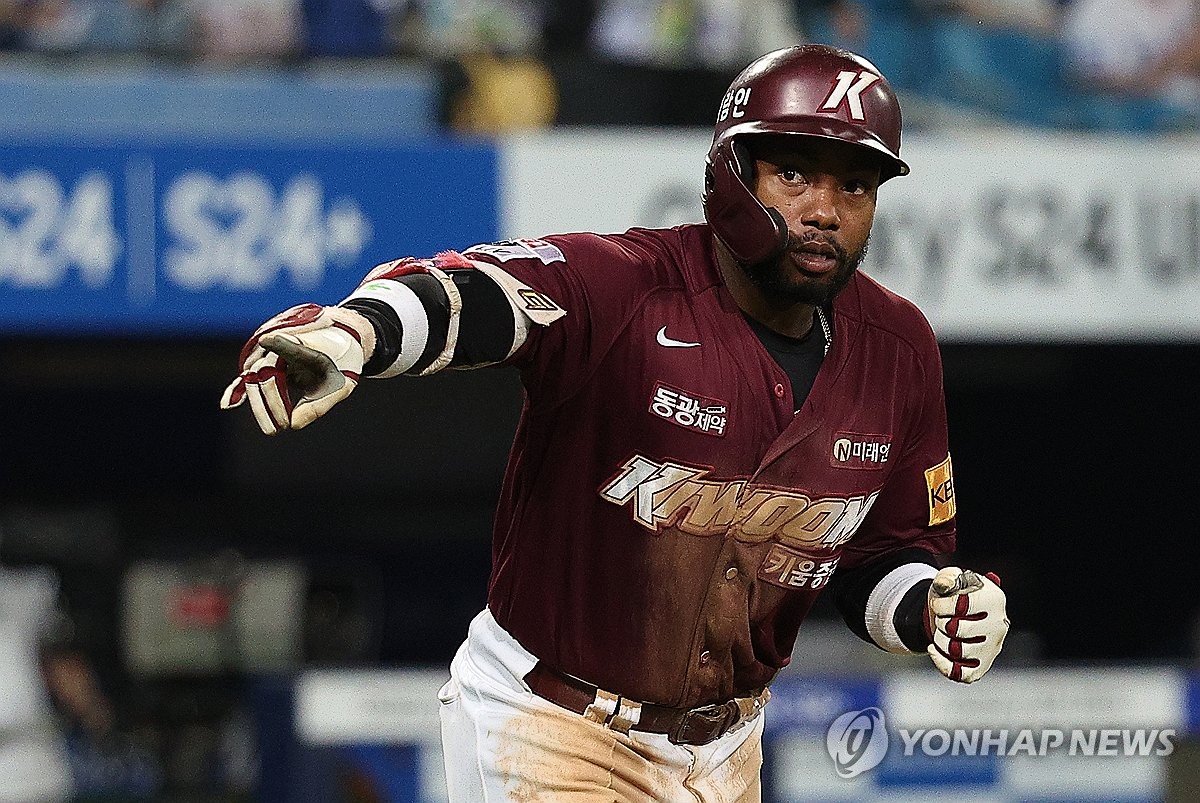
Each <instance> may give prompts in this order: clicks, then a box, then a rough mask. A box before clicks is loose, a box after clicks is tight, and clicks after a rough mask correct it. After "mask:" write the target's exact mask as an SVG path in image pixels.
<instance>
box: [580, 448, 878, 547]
mask: <svg viewBox="0 0 1200 803" xmlns="http://www.w3.org/2000/svg"><path fill="white" fill-rule="evenodd" d="M706 474H708V469H703V468H694V467H692V466H682V465H677V464H675V463H669V462H664V463H656V462H655V461H653V460H650V459H648V458H645V457H642V456H641V455H636V456H634V457H633V458H632V459H630V460H629V461H627V462H626V463H625V465H624V466H622V467H621V471H619V472H618V473H617V474H616V476H614V477H613V478H612V479H610V480H609V481H608V483H607V484H606V485H605V486H604V487H603V488H601V489H600V497H601V498H602V499H604V500H605V501H607V502H612V503H613V504H615V505H621V506H625V505H629V506H630V508H631V513H632V515H633V520H634V521H636V522H637V523H638V524H640V525H642V526H643V527H645V528H646V529H648V530H652V531H653V532H655V533H658V532H659V531H660V530H661V529H662V528H664V527H669V526H673V527H677V528H678V529H679V530H680V531H682V532H685V533H687V534H688V535H695V536H702V537H704V536H712V535H722V534H726V533H728V534H730V535H732V536H733V537H734V538H736V539H737V540H738V541H741V542H742V543H747V544H757V543H762V542H765V541H771V540H774V541H777V542H779V543H781V544H783V545H784V546H788V547H791V548H794V549H835V548H837V547H838V546H840V545H841V544H844V543H845V542H846V541H849V540H850V538H851V536H853V535H854V533H855V532H856V531H857V530H858V528H859V526H861V525H862V523H863V520H864V519H865V518H866V517H867V512H868V511H870V509H871V505H873V504H874V503H875V498H876V497H877V496H878V495H879V492H878V491H875V492H874V493H872V494H870V495H867V496H852V497H846V498H838V497H828V498H825V499H810V498H809V497H807V496H805V495H804V494H801V493H797V492H795V491H785V490H781V489H778V488H764V487H753V486H750V485H748V484H747V482H746V481H745V480H728V481H722V480H709V479H703V477H704V476H705V475H706Z"/></svg>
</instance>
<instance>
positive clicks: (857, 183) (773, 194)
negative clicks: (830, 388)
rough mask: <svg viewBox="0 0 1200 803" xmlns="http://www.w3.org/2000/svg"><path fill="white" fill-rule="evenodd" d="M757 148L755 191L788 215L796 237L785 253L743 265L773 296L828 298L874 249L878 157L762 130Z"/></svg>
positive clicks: (809, 300) (858, 149)
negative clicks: (869, 248) (869, 249)
mask: <svg viewBox="0 0 1200 803" xmlns="http://www.w3.org/2000/svg"><path fill="white" fill-rule="evenodd" d="M752 148H753V155H754V167H755V172H754V194H755V195H756V196H757V197H758V199H759V200H760V201H762V202H763V204H764V205H765V206H767V207H774V208H775V209H777V210H778V211H779V213H780V214H781V215H783V218H784V220H786V221H787V226H788V233H789V237H788V246H787V250H786V251H784V253H783V254H782V255H781V256H779V257H777V258H776V259H773V260H768V261H766V262H762V263H759V264H757V265H749V266H745V267H744V268H743V269H744V270H745V271H746V274H747V276H749V277H750V279H751V281H753V282H754V284H755V285H756V286H757V287H758V288H759V290H761V291H762V292H763V293H764V294H766V295H767V296H769V297H773V298H776V299H778V300H781V301H785V302H804V303H807V304H824V303H826V302H828V301H829V300H830V299H831V298H833V296H834V295H836V294H837V292H838V290H841V289H842V288H843V287H844V286H845V285H846V282H848V281H850V277H851V276H852V275H853V274H854V271H855V270H857V269H858V266H859V263H861V262H862V259H863V256H864V255H865V254H866V250H867V240H868V238H869V237H870V234H871V224H872V223H873V222H874V220H875V196H876V191H877V190H878V188H879V165H878V162H876V161H875V160H874V159H872V158H871V157H870V155H869V154H866V155H864V151H863V149H862V148H861V147H858V146H855V145H850V144H848V143H845V142H838V141H836V140H824V139H817V138H811V137H789V136H780V137H761V138H758V139H756V140H754V142H753V143H752Z"/></svg>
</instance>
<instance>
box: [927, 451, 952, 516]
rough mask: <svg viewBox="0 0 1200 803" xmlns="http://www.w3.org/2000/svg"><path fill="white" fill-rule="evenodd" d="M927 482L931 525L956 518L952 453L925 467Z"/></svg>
mask: <svg viewBox="0 0 1200 803" xmlns="http://www.w3.org/2000/svg"><path fill="white" fill-rule="evenodd" d="M925 484H926V485H927V486H928V489H929V526H931V527H932V526H933V525H935V524H943V523H945V522H947V521H950V519H952V518H954V514H955V513H956V512H957V507H956V505H955V502H954V472H953V471H952V470H951V468H950V455H946V459H945V460H943V461H942V462H940V463H938V464H937V465H936V466H934V467H933V468H927V469H925Z"/></svg>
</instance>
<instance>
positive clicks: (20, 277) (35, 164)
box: [0, 142, 497, 336]
mask: <svg viewBox="0 0 1200 803" xmlns="http://www.w3.org/2000/svg"><path fill="white" fill-rule="evenodd" d="M495 163H496V157H495V149H494V147H493V146H490V145H486V144H477V145H465V144H454V143H442V142H429V143H424V144H421V143H415V144H411V145H404V146H399V145H398V146H396V147H373V148H363V149H349V148H333V147H327V148H305V147H300V146H281V147H269V146H255V147H250V146H246V147H236V146H228V147H219V148H218V147H197V146H192V145H188V144H175V145H154V146H144V147H138V146H129V147H102V146H94V147H93V146H68V145H44V146H11V147H6V148H5V149H3V151H0V333H4V332H8V333H34V332H53V333H67V334H73V333H106V332H107V333H112V334H131V333H139V332H142V333H146V332H151V333H152V332H162V333H171V334H198V335H204V336H210V335H213V334H221V333H229V334H244V333H245V332H246V331H247V330H248V329H252V328H253V327H254V326H255V325H257V323H258V322H260V321H261V320H262V319H263V318H264V316H270V315H271V314H274V313H275V312H277V311H279V310H280V309H283V308H284V307H287V306H291V305H292V304H295V303H298V302H300V301H315V302H319V303H333V302H336V301H338V300H340V299H341V298H343V297H344V296H345V295H346V294H347V293H348V292H349V291H350V289H352V288H353V287H354V286H355V285H356V284H357V282H358V280H359V279H360V278H361V277H362V276H363V275H364V274H365V273H366V272H367V270H369V269H370V267H371V266H373V265H375V264H378V263H380V262H384V261H387V260H390V259H395V258H397V257H401V256H409V255H414V256H425V255H430V254H433V253H435V252H436V251H440V250H445V249H447V248H465V247H466V246H469V245H471V244H473V243H478V242H488V241H490V240H494V239H497V224H496V220H497V200H496V198H497V188H496V170H495Z"/></svg>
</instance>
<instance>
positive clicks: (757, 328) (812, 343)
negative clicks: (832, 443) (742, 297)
mask: <svg viewBox="0 0 1200 803" xmlns="http://www.w3.org/2000/svg"><path fill="white" fill-rule="evenodd" d="M742 317H744V318H745V319H746V322H747V323H748V324H750V329H751V330H752V331H753V332H754V334H755V335H757V336H758V339H759V341H760V342H761V343H762V344H763V348H765V349H766V350H767V352H768V353H769V354H770V355H771V356H772V357H774V358H775V362H777V363H779V367H780V368H782V369H783V371H784V373H786V374H787V375H788V381H790V382H791V384H792V399H793V400H794V407H795V410H794V412H800V408H801V407H803V406H804V400H805V399H807V398H808V394H809V392H810V391H811V390H812V386H813V382H815V381H816V379H817V371H819V370H821V363H822V361H824V359H825V333H824V332H823V331H822V330H821V322H820V320H819V319H818V318H817V313H816V311H815V310H814V311H813V319H812V328H810V329H809V330H808V333H807V334H805V335H804V336H803V337H788V336H787V335H781V334H779V333H778V332H776V331H774V330H772V329H768V328H767V326H766V325H765V324H762V323H760V322H759V321H756V320H754V319H753V318H751V317H750V316H749V315H746V313H744V312H743V313H742ZM831 317H832V316H830V315H829V313H828V312H826V313H825V318H826V320H831Z"/></svg>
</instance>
